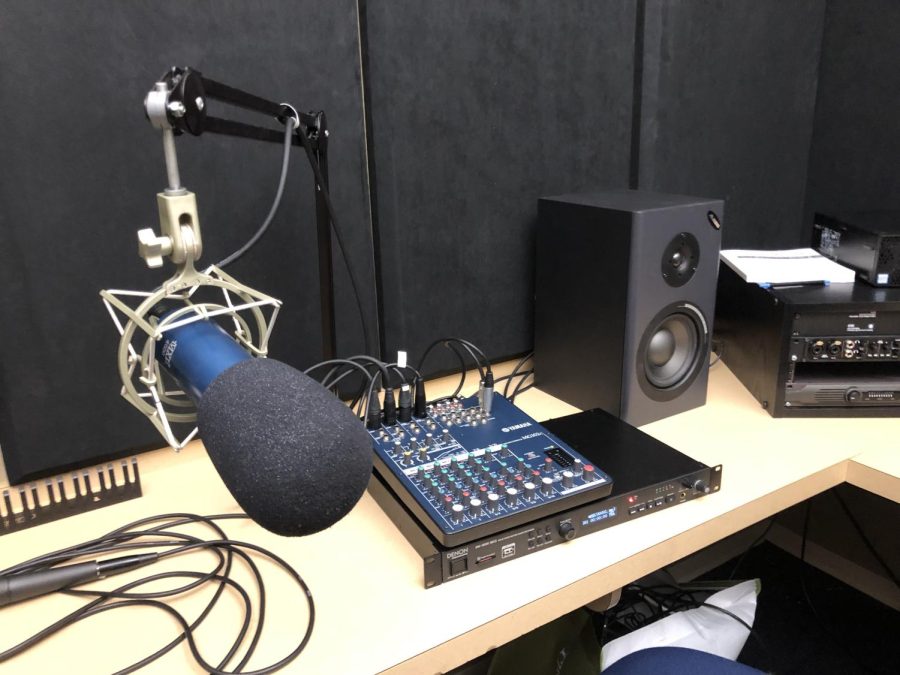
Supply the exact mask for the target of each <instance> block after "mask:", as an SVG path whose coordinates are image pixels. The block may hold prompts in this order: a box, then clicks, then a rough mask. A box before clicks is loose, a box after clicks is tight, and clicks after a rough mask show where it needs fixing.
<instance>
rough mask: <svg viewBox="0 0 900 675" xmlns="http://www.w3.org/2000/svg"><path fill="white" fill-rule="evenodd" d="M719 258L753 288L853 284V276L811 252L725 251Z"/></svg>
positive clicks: (823, 257)
mask: <svg viewBox="0 0 900 675" xmlns="http://www.w3.org/2000/svg"><path fill="white" fill-rule="evenodd" d="M719 257H720V258H721V259H722V261H723V262H724V263H725V264H726V265H728V266H729V267H730V268H731V269H733V270H734V271H735V272H737V273H738V274H739V275H740V276H741V278H742V279H744V280H745V281H747V282H749V283H753V284H762V285H774V284H809V283H832V284H835V283H852V282H853V280H854V279H855V278H856V272H854V271H853V270H852V269H850V268H849V267H844V266H843V265H839V264H837V263H836V262H834V261H833V260H829V259H828V258H826V257H825V256H823V255H821V254H820V253H817V252H816V251H814V250H813V249H811V248H794V249H789V250H782V251H754V250H748V249H736V248H732V249H728V250H725V251H721V252H720V253H719Z"/></svg>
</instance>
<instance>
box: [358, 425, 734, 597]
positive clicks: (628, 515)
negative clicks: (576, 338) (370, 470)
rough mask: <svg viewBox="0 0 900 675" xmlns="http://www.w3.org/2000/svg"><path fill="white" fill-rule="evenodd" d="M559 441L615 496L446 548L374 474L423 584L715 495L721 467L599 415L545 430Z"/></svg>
mask: <svg viewBox="0 0 900 675" xmlns="http://www.w3.org/2000/svg"><path fill="white" fill-rule="evenodd" d="M543 424H544V429H547V430H549V432H550V433H552V434H554V435H555V437H556V438H562V439H564V440H565V441H566V443H568V444H569V447H572V448H575V449H577V451H578V452H580V453H582V455H583V456H584V457H586V458H587V459H588V460H590V461H591V462H594V463H596V464H599V465H602V466H603V467H604V468H605V469H606V470H607V471H609V473H610V474H611V475H612V476H614V477H615V485H614V486H613V488H612V492H611V493H610V494H609V495H608V496H606V497H600V498H598V499H595V500H593V501H590V502H587V503H584V504H578V505H574V504H572V505H566V506H565V508H564V509H562V510H560V511H558V512H556V513H553V514H551V515H547V516H544V517H537V518H534V519H530V520H528V521H526V522H524V523H515V522H512V521H511V522H509V523H508V525H509V526H508V527H506V528H505V529H503V530H502V531H500V532H495V533H491V534H488V535H485V536H481V537H476V538H473V539H471V540H469V541H466V542H465V543H461V544H454V545H449V546H448V545H445V544H441V543H440V542H438V541H437V540H436V539H435V537H434V536H432V534H431V532H429V531H427V530H426V529H425V528H424V527H423V526H422V525H421V522H420V521H419V519H418V518H417V517H415V516H414V515H413V514H412V510H411V509H409V508H407V505H406V503H404V501H403V500H401V499H399V498H398V493H397V492H396V490H395V489H393V488H391V487H389V486H388V485H387V484H386V481H384V480H383V478H382V476H381V475H380V474H379V473H378V472H376V473H375V475H373V476H372V479H371V481H370V482H369V494H371V495H372V497H373V498H374V499H375V501H376V502H378V504H379V505H380V506H381V508H382V509H383V510H384V512H385V513H386V514H387V515H388V517H390V519H391V521H393V523H394V524H395V525H396V526H397V528H398V529H399V530H400V532H401V533H402V534H403V536H404V537H405V538H406V540H407V541H408V542H409V544H410V545H411V546H412V548H413V549H414V550H415V552H416V553H417V554H418V555H419V556H421V558H422V581H423V584H424V586H425V588H433V587H435V586H437V585H439V584H442V583H444V582H447V581H453V580H456V579H461V578H463V577H465V576H468V575H470V574H474V573H475V572H480V571H483V570H488V569H491V568H493V567H496V566H497V565H501V564H504V563H507V562H512V561H514V560H518V559H519V558H522V557H523V556H526V555H531V554H532V553H536V552H538V551H542V550H544V549H547V548H550V547H552V546H558V545H565V544H566V543H568V542H569V541H572V540H573V539H577V538H579V537H583V536H587V535H590V534H593V533H595V532H599V531H600V530H604V529H606V528H609V527H614V526H615V525H619V524H622V523H627V522H630V521H632V520H636V519H638V518H643V517H646V516H652V514H654V513H656V512H658V511H662V510H666V509H670V508H673V507H677V506H680V505H681V504H686V503H687V502H690V501H693V500H695V499H701V498H704V497H706V495H711V494H715V493H717V492H718V491H719V487H720V485H721V482H722V467H721V465H719V466H707V465H706V464H703V463H702V462H698V461H696V460H694V459H692V458H690V457H688V456H686V455H683V454H681V453H680V452H678V451H677V450H675V449H674V448H671V447H669V446H668V445H666V444H664V443H661V442H660V441H658V440H656V439H655V438H652V437H650V436H648V435H647V434H645V433H644V432H642V431H640V430H638V429H635V428H634V427H632V426H630V425H629V424H626V423H625V422H623V421H622V420H620V419H617V418H616V417H613V416H612V415H610V414H609V413H607V412H604V411H602V410H590V411H587V412H581V413H577V414H575V415H568V416H566V417H560V418H558V419H554V420H548V421H546V422H544V423H543Z"/></svg>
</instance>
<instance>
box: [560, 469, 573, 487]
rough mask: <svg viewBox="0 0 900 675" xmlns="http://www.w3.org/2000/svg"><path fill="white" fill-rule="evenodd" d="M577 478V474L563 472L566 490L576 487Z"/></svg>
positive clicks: (563, 482)
mask: <svg viewBox="0 0 900 675" xmlns="http://www.w3.org/2000/svg"><path fill="white" fill-rule="evenodd" d="M574 478H575V474H574V473H572V472H571V471H563V474H562V484H563V487H564V488H570V487H572V485H574V482H573V479H574Z"/></svg>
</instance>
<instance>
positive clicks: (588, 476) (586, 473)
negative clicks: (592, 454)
mask: <svg viewBox="0 0 900 675" xmlns="http://www.w3.org/2000/svg"><path fill="white" fill-rule="evenodd" d="M581 474H582V476H583V477H584V482H585V483H590V482H591V481H592V480H594V479H596V478H597V476H596V474H595V473H594V467H593V466H592V465H591V464H585V465H584V469H582V472H581Z"/></svg>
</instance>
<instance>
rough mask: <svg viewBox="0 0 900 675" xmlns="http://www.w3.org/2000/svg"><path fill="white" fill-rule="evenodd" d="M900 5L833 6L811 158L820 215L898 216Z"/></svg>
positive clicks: (852, 0)
mask: <svg viewBox="0 0 900 675" xmlns="http://www.w3.org/2000/svg"><path fill="white" fill-rule="evenodd" d="M898 35H900V3H898V2H885V1H884V0H829V2H828V11H827V12H826V14H825V35H824V38H823V41H822V61H821V66H820V70H819V94H818V99H817V102H816V117H815V126H814V132H813V139H812V148H811V150H810V154H809V182H808V184H807V192H806V217H805V219H804V220H805V226H806V227H805V229H804V237H806V238H807V239H808V237H809V233H810V231H811V229H812V214H813V212H814V211H816V210H818V211H825V212H826V213H827V212H830V211H831V212H834V211H851V210H865V209H900V172H898V168H900V123H898V114H900V39H898Z"/></svg>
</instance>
